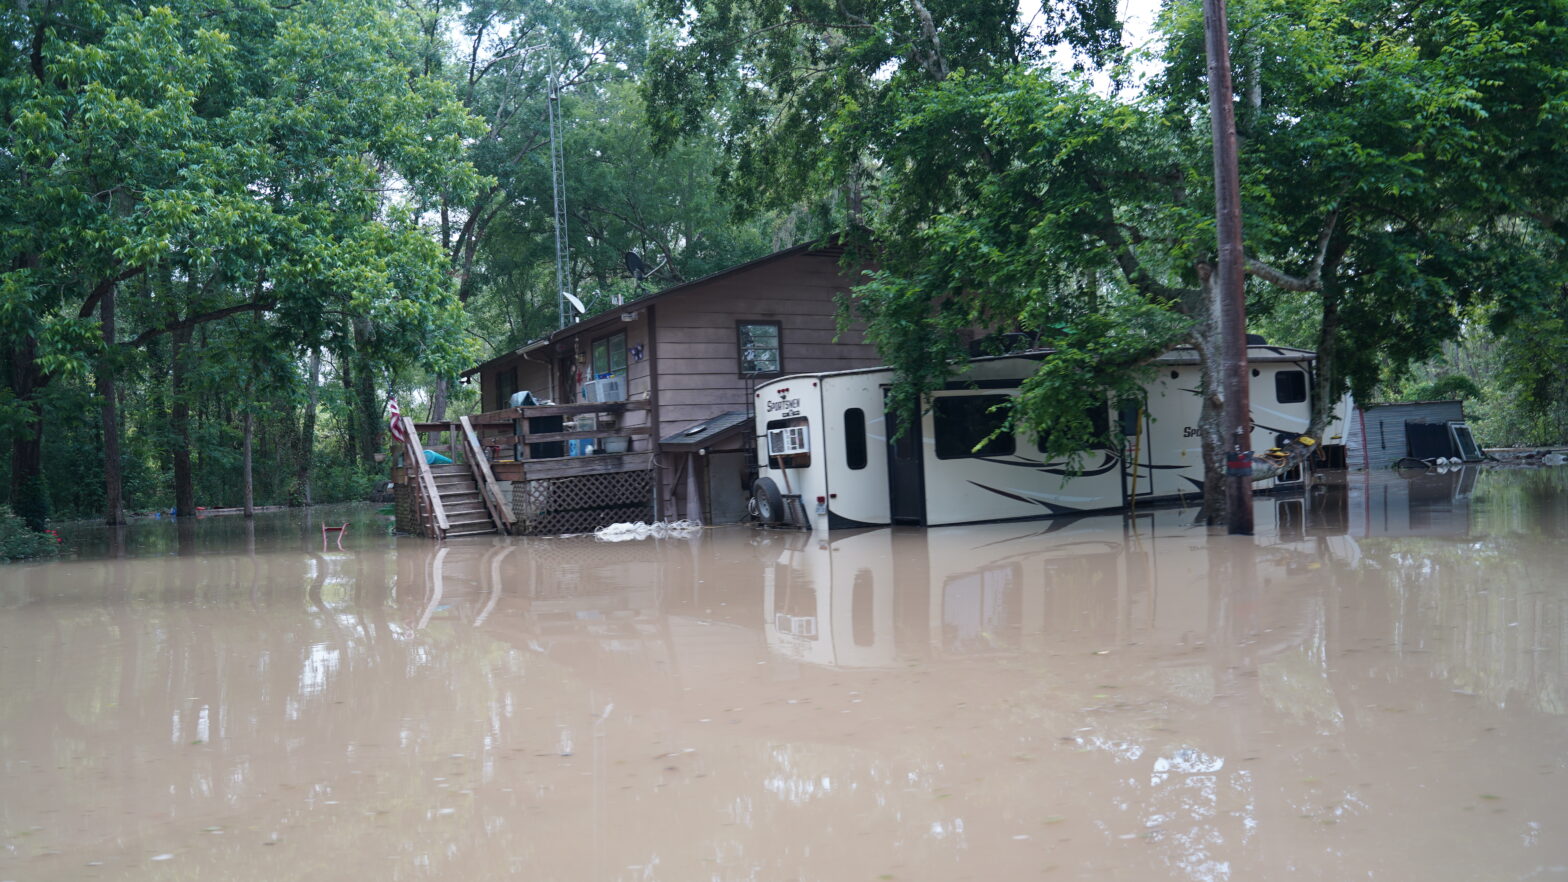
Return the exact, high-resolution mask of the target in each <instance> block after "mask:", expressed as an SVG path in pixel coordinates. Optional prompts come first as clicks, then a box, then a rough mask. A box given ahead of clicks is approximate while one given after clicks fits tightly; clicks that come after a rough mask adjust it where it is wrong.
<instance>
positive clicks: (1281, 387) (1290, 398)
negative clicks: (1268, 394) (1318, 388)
mask: <svg viewBox="0 0 1568 882" xmlns="http://www.w3.org/2000/svg"><path fill="white" fill-rule="evenodd" d="M1274 400H1275V401H1278V402H1279V403H1280V404H1299V403H1300V402H1303V401H1306V400H1307V372H1306V371H1280V372H1279V373H1277V374H1275V375H1274Z"/></svg>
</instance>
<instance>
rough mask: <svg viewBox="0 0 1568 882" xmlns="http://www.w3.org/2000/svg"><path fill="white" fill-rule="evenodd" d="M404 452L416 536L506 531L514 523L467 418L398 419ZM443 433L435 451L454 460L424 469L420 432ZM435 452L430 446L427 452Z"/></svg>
mask: <svg viewBox="0 0 1568 882" xmlns="http://www.w3.org/2000/svg"><path fill="white" fill-rule="evenodd" d="M401 419H402V421H403V422H402V427H403V429H404V432H403V434H404V436H405V437H406V438H407V440H406V441H405V443H404V450H403V453H404V455H405V459H406V462H407V468H408V470H409V474H410V475H411V476H412V477H413V481H412V482H411V483H412V484H413V487H414V504H415V508H416V510H417V518H418V522H419V525H420V532H421V533H423V534H424V535H426V536H429V537H430V538H432V539H445V538H448V537H451V536H478V535H481V534H485V533H510V532H512V527H513V525H514V524H515V523H516V518H515V516H514V515H513V514H512V510H511V506H510V505H509V504H508V503H507V501H506V499H505V498H504V497H503V495H502V493H501V488H500V485H499V484H497V482H496V480H495V475H494V474H493V473H492V472H491V471H490V463H489V462H488V461H487V460H486V459H485V453H484V449H483V448H482V447H480V445H479V436H478V435H476V434H475V433H474V427H473V424H472V423H471V422H469V419H468V417H466V416H465V417H461V418H459V420H458V421H457V422H455V423H416V422H414V421H413V420H411V419H409V418H408V417H401ZM427 432H428V433H431V434H438V433H439V434H438V436H439V435H446V437H447V441H446V443H445V444H442V445H440V447H441V448H442V449H443V450H445V451H447V453H449V454H451V456H450V457H449V458H453V459H456V460H457V462H453V463H449V464H444V465H426V464H425V448H424V446H423V445H422V444H421V443H420V440H419V436H420V434H421V433H427ZM432 449H434V448H432Z"/></svg>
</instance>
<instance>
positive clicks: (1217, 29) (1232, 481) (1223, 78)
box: [1203, 0, 1253, 535]
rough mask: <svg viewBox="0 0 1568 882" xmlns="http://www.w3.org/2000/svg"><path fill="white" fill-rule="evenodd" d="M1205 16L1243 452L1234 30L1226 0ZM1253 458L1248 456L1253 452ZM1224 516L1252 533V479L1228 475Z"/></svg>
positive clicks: (1235, 443)
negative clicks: (1232, 57)
mask: <svg viewBox="0 0 1568 882" xmlns="http://www.w3.org/2000/svg"><path fill="white" fill-rule="evenodd" d="M1203 18H1204V25H1205V27H1204V33H1205V41H1204V48H1205V52H1206V54H1207V56H1208V69H1209V122H1210V126H1211V132H1212V134H1213V140H1214V203H1215V205H1214V214H1215V233H1216V236H1217V239H1218V245H1219V260H1218V262H1217V264H1216V266H1215V267H1214V275H1213V278H1212V280H1211V284H1212V285H1213V286H1214V287H1215V288H1216V289H1217V290H1218V292H1219V296H1218V297H1217V298H1216V301H1215V302H1216V305H1217V306H1218V307H1219V311H1218V312H1216V313H1215V327H1216V330H1217V331H1218V335H1219V342H1220V350H1221V351H1222V352H1223V353H1224V355H1223V359H1224V370H1223V373H1222V375H1221V377H1220V381H1221V383H1222V384H1223V388H1224V390H1225V391H1224V402H1223V403H1224V415H1223V416H1222V417H1221V422H1222V423H1223V425H1222V426H1221V429H1222V431H1223V433H1224V435H1225V438H1224V439H1223V440H1224V443H1225V450H1226V452H1235V453H1237V454H1240V453H1241V452H1242V451H1246V450H1248V449H1250V448H1251V446H1252V413H1251V409H1250V407H1249V406H1248V400H1247V398H1248V387H1249V385H1250V384H1251V378H1250V377H1249V376H1248V367H1249V364H1248V361H1247V293H1246V287H1245V278H1246V277H1245V275H1244V270H1243V263H1244V255H1243V253H1242V238H1241V184H1240V177H1239V173H1238V171H1237V164H1238V163H1237V157H1236V115H1235V96H1234V95H1233V94H1232V89H1231V78H1230V33H1229V30H1228V28H1227V26H1226V22H1225V0H1204V2H1203ZM1249 461H1250V457H1249ZM1225 496H1226V500H1225V522H1226V528H1227V531H1228V532H1229V533H1230V534H1231V535H1250V534H1251V533H1252V527H1253V520H1252V481H1251V479H1250V478H1248V477H1245V476H1240V475H1235V476H1233V475H1228V474H1227V476H1226V478H1225Z"/></svg>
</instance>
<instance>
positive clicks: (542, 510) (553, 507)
mask: <svg viewBox="0 0 1568 882" xmlns="http://www.w3.org/2000/svg"><path fill="white" fill-rule="evenodd" d="M650 408H651V405H650V403H649V402H648V401H645V400H644V401H619V402H602V403H589V404H571V405H549V406H534V407H509V408H505V409H503V410H495V411H489V412H487V413H481V414H476V415H473V416H465V417H460V418H459V420H458V421H457V422H441V423H416V422H413V421H411V420H409V421H407V423H406V428H407V429H408V430H409V434H410V441H409V443H408V445H406V446H405V447H399V446H397V445H394V451H395V455H394V462H393V468H392V481H393V482H394V483H396V484H401V485H406V486H408V487H409V488H410V489H411V491H412V492H413V494H414V504H415V512H414V514H415V517H416V518H417V519H418V521H419V524H420V532H421V533H423V534H424V535H427V536H432V537H435V538H444V537H445V536H447V535H453V536H457V535H464V534H467V533H473V532H503V533H515V532H523V533H541V532H550V533H559V532H581V531H583V530H585V529H593V528H594V527H595V526H602V525H599V524H592V523H590V522H591V521H595V520H599V519H602V518H605V517H613V518H614V519H616V520H625V519H633V520H636V519H643V518H646V517H651V516H652V515H651V503H652V494H653V486H652V475H653V469H654V452H653V450H652V448H654V447H657V445H658V440H657V438H656V437H655V438H649V436H650V433H651V431H652V430H651V427H650V426H648V425H646V424H644V425H636V426H627V425H625V422H626V416H627V415H628V414H631V413H637V412H646V411H649V410H650ZM584 414H592V415H594V417H595V423H596V424H597V426H598V427H597V428H596V429H593V430H575V429H574V430H572V431H548V432H529V431H528V428H527V427H528V426H530V425H531V424H532V422H531V421H533V420H536V419H540V418H555V417H561V418H566V417H577V416H582V415H584ZM645 422H646V421H645ZM605 437H621V438H626V439H627V445H628V446H631V445H632V443H633V439H638V438H649V442H648V443H647V444H646V445H645V446H646V447H647V448H649V449H644V450H637V451H629V452H624V453H594V454H591V455H583V456H550V457H536V456H533V455H532V453H533V451H534V450H535V449H537V448H536V445H540V444H556V445H563V446H564V445H565V444H567V443H568V442H571V441H585V440H597V439H601V438H605ZM426 450H431V451H435V452H437V453H440V454H442V455H444V456H446V457H448V458H450V459H452V460H453V465H450V466H427V465H425V463H424V451H426ZM470 473H471V478H469V479H462V478H460V477H459V476H460V475H463V474H470ZM508 482H510V483H511V485H512V486H513V490H512V491H511V492H510V494H508V493H506V492H505V490H504V488H503V486H502V485H503V484H505V483H508ZM459 484H460V486H455V485H459ZM524 487H526V488H528V489H526V490H519V489H518V488H524ZM508 495H510V498H507V496H508ZM481 522H485V523H481ZM492 525H493V526H492Z"/></svg>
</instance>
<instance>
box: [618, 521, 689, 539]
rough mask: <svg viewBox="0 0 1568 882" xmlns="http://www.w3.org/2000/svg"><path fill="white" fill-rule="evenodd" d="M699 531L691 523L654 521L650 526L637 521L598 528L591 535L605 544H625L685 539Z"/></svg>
mask: <svg viewBox="0 0 1568 882" xmlns="http://www.w3.org/2000/svg"><path fill="white" fill-rule="evenodd" d="M701 529H702V525H701V524H694V523H692V522H691V521H668V522H666V521H654V522H653V523H651V524H645V523H643V522H642V521H637V522H636V523H631V524H611V525H609V526H608V527H600V528H599V529H598V530H595V531H594V534H593V535H594V538H596V539H602V540H604V541H605V542H625V541H627V540H630V539H647V538H649V537H652V538H654V539H685V538H687V537H689V536H691V535H692V534H694V533H696V532H697V531H698V530H701Z"/></svg>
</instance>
